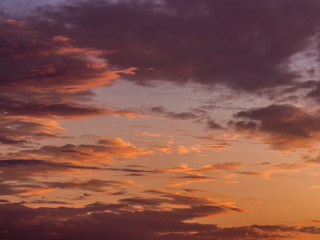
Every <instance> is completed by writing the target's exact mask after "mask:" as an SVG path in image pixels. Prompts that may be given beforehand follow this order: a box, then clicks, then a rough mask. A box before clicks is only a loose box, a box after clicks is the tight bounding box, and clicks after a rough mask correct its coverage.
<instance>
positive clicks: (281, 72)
mask: <svg viewBox="0 0 320 240" xmlns="http://www.w3.org/2000/svg"><path fill="white" fill-rule="evenodd" d="M319 5H320V3H319V1H317V0H310V1H299V0H284V1H275V0H271V1H255V0H243V1H235V0H215V1H211V0H200V1H192V0H162V1H152V0H143V1H95V0H92V1H81V2H79V1H74V3H73V4H71V3H70V4H69V5H67V6H60V7H56V8H53V7H47V8H42V9H39V13H40V15H41V16H42V18H41V19H42V20H43V19H47V20H48V21H47V22H46V21H40V22H39V21H36V20H35V18H34V19H33V20H34V24H36V25H37V28H38V29H40V30H41V31H43V30H44V31H46V33H48V34H51V35H57V34H59V35H61V34H64V35H67V36H68V37H70V38H72V39H75V40H76V41H77V42H78V43H80V44H82V45H84V46H89V47H94V48H99V49H103V50H111V51H113V52H112V53H110V54H108V55H105V56H106V57H107V58H108V59H109V61H110V63H111V64H112V65H114V66H118V67H121V68H129V67H136V68H137V70H136V71H135V72H136V74H135V75H132V76H128V78H129V79H132V80H134V81H136V82H138V83H141V84H148V82H149V81H150V80H167V81H173V82H178V83H185V82H189V81H193V82H198V83H202V84H206V85H215V84H224V85H227V86H229V87H232V88H235V89H242V90H246V91H256V90H260V89H263V88H272V87H276V86H281V85H286V84H292V83H293V82H294V81H295V79H296V78H297V77H298V76H299V73H297V72H295V71H293V70H292V69H290V68H289V65H288V64H289V63H290V58H291V57H292V56H293V55H295V54H296V53H299V52H301V51H304V50H305V49H306V48H307V47H308V46H309V45H310V40H311V38H312V37H315V36H316V34H317V33H318V27H319V22H320V21H319V19H320V17H319V16H320V14H319V13H320V6H319ZM315 39H316V38H315ZM316 41H317V39H316ZM309 70H310V69H309ZM310 87H315V86H314V84H313V86H310ZM316 92H317V91H316V90H315V91H313V92H312V94H311V95H314V94H316Z"/></svg>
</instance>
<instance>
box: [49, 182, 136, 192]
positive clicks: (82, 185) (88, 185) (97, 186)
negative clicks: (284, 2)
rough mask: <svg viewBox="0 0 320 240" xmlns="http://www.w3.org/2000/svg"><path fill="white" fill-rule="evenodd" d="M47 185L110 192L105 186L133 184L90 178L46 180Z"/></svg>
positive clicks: (130, 184) (114, 186) (115, 186)
mask: <svg viewBox="0 0 320 240" xmlns="http://www.w3.org/2000/svg"><path fill="white" fill-rule="evenodd" d="M45 184H46V185H47V186H49V187H51V188H54V189H57V188H59V189H81V190H90V191H94V192H110V191H109V190H106V189H105V188H106V187H112V188H119V187H120V186H134V183H133V182H132V181H114V180H103V179H90V180H87V181H69V182H47V183H45Z"/></svg>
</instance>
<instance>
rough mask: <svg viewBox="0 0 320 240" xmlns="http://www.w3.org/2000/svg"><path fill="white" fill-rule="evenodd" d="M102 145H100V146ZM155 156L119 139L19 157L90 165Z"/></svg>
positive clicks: (47, 147)
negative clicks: (146, 155) (117, 159)
mask: <svg viewBox="0 0 320 240" xmlns="http://www.w3.org/2000/svg"><path fill="white" fill-rule="evenodd" d="M99 143H100V144H99ZM145 154H153V151H151V150H146V149H143V148H139V147H136V146H134V145H131V143H125V142H124V141H123V140H122V139H119V138H115V139H112V138H109V139H107V138H104V139H101V140H100V141H99V142H98V144H80V145H74V144H66V145H63V146H51V145H45V146H42V147H41V148H39V149H34V150H22V151H20V152H19V153H17V154H16V155H17V156H21V155H24V156H32V157H35V156H36V157H37V158H45V159H47V158H49V159H54V160H55V161H66V162H72V163H75V164H77V163H79V162H83V161H87V163H88V164H90V165H92V164H97V163H102V164H103V163H109V162H112V161H114V158H116V157H118V158H135V157H136V156H138V155H145Z"/></svg>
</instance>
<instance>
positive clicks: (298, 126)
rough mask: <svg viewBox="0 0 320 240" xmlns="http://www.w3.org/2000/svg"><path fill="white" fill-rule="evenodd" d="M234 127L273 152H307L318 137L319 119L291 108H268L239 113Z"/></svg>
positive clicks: (295, 107)
mask: <svg viewBox="0 0 320 240" xmlns="http://www.w3.org/2000/svg"><path fill="white" fill-rule="evenodd" d="M235 117H236V118H242V119H246V120H245V121H237V122H235V123H233V124H234V125H235V127H236V129H237V130H238V131H239V132H246V133H248V134H249V135H251V136H252V137H258V138H260V140H262V141H263V142H265V143H267V144H270V145H271V148H273V149H275V150H290V149H294V148H310V147H312V146H313V145H314V143H315V142H316V141H318V140H319V136H320V117H319V116H318V114H312V113H309V112H307V111H306V110H305V109H304V108H301V107H297V106H292V105H288V104H285V105H270V106H268V107H263V108H257V109H253V110H248V111H242V112H238V113H237V114H236V115H235Z"/></svg>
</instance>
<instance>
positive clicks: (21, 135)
mask: <svg viewBox="0 0 320 240" xmlns="http://www.w3.org/2000/svg"><path fill="white" fill-rule="evenodd" d="M62 133H63V129H62V128H60V127H59V126H58V125H57V123H56V122H54V121H44V120H37V119H30V118H28V117H27V118H23V117H22V118H21V117H19V118H18V117H16V118H15V117H7V116H3V118H1V116H0V144H6V145H14V146H25V145H29V144H30V140H41V139H46V138H58V137H62V135H61V134H62Z"/></svg>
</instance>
